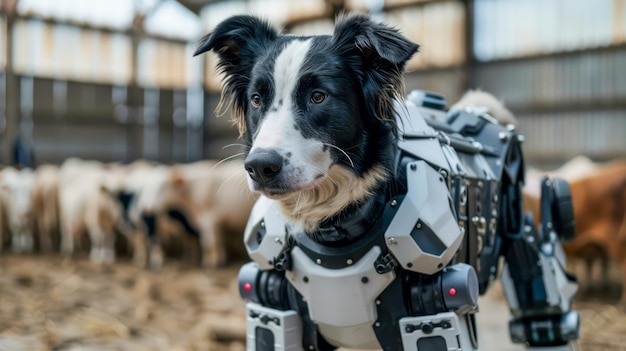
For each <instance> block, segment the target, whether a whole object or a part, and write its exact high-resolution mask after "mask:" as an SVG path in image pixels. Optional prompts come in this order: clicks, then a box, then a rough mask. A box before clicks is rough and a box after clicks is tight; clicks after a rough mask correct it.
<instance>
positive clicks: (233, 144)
mask: <svg viewBox="0 0 626 351" xmlns="http://www.w3.org/2000/svg"><path fill="white" fill-rule="evenodd" d="M234 146H241V147H243V148H245V149H250V148H251V146H250V145H246V144H242V143H232V144H228V145H224V146H222V150H225V149H227V148H229V147H234Z"/></svg>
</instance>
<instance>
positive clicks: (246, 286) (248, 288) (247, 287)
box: [243, 283, 252, 291]
mask: <svg viewBox="0 0 626 351" xmlns="http://www.w3.org/2000/svg"><path fill="white" fill-rule="evenodd" d="M243 290H245V291H250V290H252V284H250V283H244V284H243Z"/></svg>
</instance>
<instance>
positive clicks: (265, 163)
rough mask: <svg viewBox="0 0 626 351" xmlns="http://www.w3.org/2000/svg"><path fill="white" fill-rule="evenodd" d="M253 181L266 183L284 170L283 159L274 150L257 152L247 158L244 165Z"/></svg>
mask: <svg viewBox="0 0 626 351" xmlns="http://www.w3.org/2000/svg"><path fill="white" fill-rule="evenodd" d="M244 166H245V168H246V171H247V172H248V174H249V175H250V178H252V180H254V181H256V182H259V183H266V182H268V181H269V180H271V179H272V178H274V177H275V176H276V175H277V174H278V173H280V170H281V169H282V168H283V158H282V156H280V155H279V154H278V152H276V151H274V150H257V151H254V152H252V153H251V154H250V155H248V157H247V158H246V162H245V164H244Z"/></svg>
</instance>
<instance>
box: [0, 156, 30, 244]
mask: <svg viewBox="0 0 626 351" xmlns="http://www.w3.org/2000/svg"><path fill="white" fill-rule="evenodd" d="M33 182H34V173H33V171H32V170H31V169H29V168H25V169H22V170H18V169H15V168H13V167H7V168H4V169H3V170H2V172H1V174H0V183H1V187H0V202H1V203H2V205H1V207H2V208H4V211H5V217H6V220H7V224H8V229H9V232H10V233H11V246H12V247H13V251H16V252H32V251H33V247H34V240H33V229H34V228H33V226H32V223H33V222H32V202H31V197H30V191H31V187H32V185H33Z"/></svg>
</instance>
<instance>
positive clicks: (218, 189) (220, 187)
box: [216, 169, 244, 194]
mask: <svg viewBox="0 0 626 351" xmlns="http://www.w3.org/2000/svg"><path fill="white" fill-rule="evenodd" d="M241 172H244V170H243V169H242V170H241V171H239V172H234V173H233V174H231V175H230V176H228V178H226V179H224V181H222V184H220V186H219V187H218V188H217V192H216V193H217V194H219V193H220V191H221V190H222V188H223V187H224V185H226V183H227V182H229V181H230V180H231V179H233V178H234V177H235V176H238V175H239V174H241ZM240 179H241V178H240Z"/></svg>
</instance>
